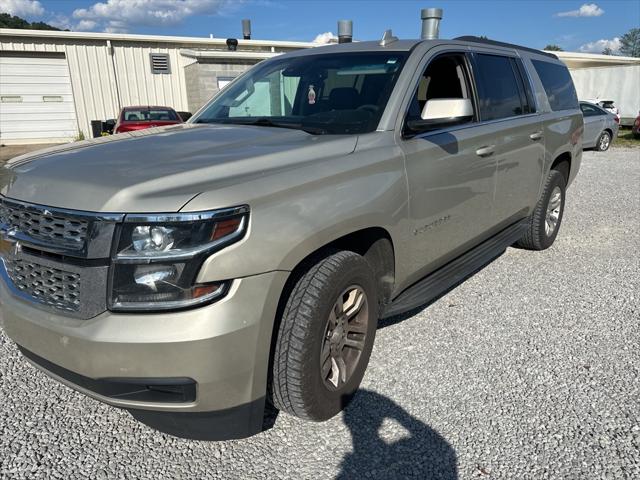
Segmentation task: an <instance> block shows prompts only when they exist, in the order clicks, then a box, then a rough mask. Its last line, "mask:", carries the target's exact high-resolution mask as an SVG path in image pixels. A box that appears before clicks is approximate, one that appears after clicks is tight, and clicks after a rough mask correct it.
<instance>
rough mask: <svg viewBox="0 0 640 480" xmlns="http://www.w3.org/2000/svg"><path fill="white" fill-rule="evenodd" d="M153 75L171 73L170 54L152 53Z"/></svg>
mask: <svg viewBox="0 0 640 480" xmlns="http://www.w3.org/2000/svg"><path fill="white" fill-rule="evenodd" d="M149 57H150V58H151V73H171V64H170V63H169V54H168V53H150V54H149Z"/></svg>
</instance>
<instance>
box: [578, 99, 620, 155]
mask: <svg viewBox="0 0 640 480" xmlns="http://www.w3.org/2000/svg"><path fill="white" fill-rule="evenodd" d="M580 110H582V116H583V117H584V137H583V140H582V147H583V148H595V149H596V150H598V151H599V152H604V151H605V150H608V149H609V146H610V145H611V141H612V140H613V139H614V138H615V137H616V136H617V135H618V127H619V125H618V121H617V117H616V116H615V115H614V114H613V113H610V112H607V111H606V110H605V109H603V108H601V107H599V106H598V105H595V104H593V103H589V102H580Z"/></svg>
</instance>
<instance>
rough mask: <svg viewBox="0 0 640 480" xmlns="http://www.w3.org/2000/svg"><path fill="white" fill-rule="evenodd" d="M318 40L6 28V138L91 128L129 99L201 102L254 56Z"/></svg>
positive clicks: (1, 123)
mask: <svg viewBox="0 0 640 480" xmlns="http://www.w3.org/2000/svg"><path fill="white" fill-rule="evenodd" d="M312 46H314V44H313V43H305V42H282V41H262V40H251V39H249V40H244V39H240V40H238V44H237V50H235V51H232V50H230V49H229V47H228V46H227V43H226V39H220V38H195V37H167V36H156V35H124V34H110V33H83V32H59V31H45V30H16V29H0V143H2V144H19V143H49V142H52V143H53V142H65V141H69V140H72V139H74V138H76V137H78V136H79V135H80V133H82V134H83V135H84V136H85V137H89V136H91V120H106V119H109V118H115V117H116V115H117V113H118V111H119V110H120V108H121V107H123V106H127V105H165V106H170V107H173V108H174V109H175V110H177V111H190V112H193V111H195V110H197V109H198V108H199V107H200V106H202V104H204V102H205V101H206V100H207V99H208V98H209V97H210V96H211V95H213V94H214V93H216V92H217V91H218V89H219V88H221V87H222V86H224V85H225V84H226V83H228V82H229V81H230V80H232V79H233V78H234V77H236V76H237V75H239V74H240V73H242V72H243V71H245V70H246V69H247V68H249V67H250V66H252V65H253V64H255V63H257V62H259V61H260V60H263V59H265V58H270V57H273V56H275V55H278V54H280V53H284V52H287V51H291V50H295V49H299V48H308V47H312Z"/></svg>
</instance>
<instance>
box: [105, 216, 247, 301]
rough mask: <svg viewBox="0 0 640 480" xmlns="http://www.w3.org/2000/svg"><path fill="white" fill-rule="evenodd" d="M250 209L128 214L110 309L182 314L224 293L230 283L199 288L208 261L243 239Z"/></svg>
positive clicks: (112, 279)
mask: <svg viewBox="0 0 640 480" xmlns="http://www.w3.org/2000/svg"><path fill="white" fill-rule="evenodd" d="M248 212H249V208H248V207H247V206H241V207H236V208H230V209H224V210H214V211H211V212H197V213H184V214H180V213H177V214H168V215H138V214H133V215H127V216H126V217H125V220H124V224H123V226H122V229H121V231H120V235H119V240H118V247H117V250H116V253H115V255H114V257H113V263H112V266H111V276H110V292H111V293H110V300H109V308H110V309H111V310H114V311H122V310H144V311H152V310H176V309H181V308H187V307H191V306H195V305H201V304H204V303H207V302H211V301H213V300H215V299H216V298H219V297H221V296H222V295H224V294H225V293H226V291H227V288H228V282H216V283H206V284H197V283H196V277H197V275H198V272H199V271H200V267H201V266H202V263H203V262H204V260H205V259H206V258H207V257H208V256H210V255H211V254H212V253H213V252H215V251H218V250H220V249H221V248H224V247H226V246H227V245H229V244H231V243H234V242H236V241H238V240H240V239H241V238H242V237H243V236H244V234H245V232H246V229H247V222H248Z"/></svg>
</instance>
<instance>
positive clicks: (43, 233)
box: [0, 201, 89, 250]
mask: <svg viewBox="0 0 640 480" xmlns="http://www.w3.org/2000/svg"><path fill="white" fill-rule="evenodd" d="M0 223H2V224H4V227H5V228H6V229H7V230H17V231H19V232H21V233H22V234H24V235H28V236H29V237H31V238H33V239H35V240H38V241H41V242H47V243H52V244H54V245H61V246H64V247H66V248H72V249H78V250H80V249H82V248H83V247H84V243H85V240H86V238H87V231H88V228H89V222H88V221H87V220H85V219H83V218H79V217H73V216H68V215H64V214H61V213H58V212H55V213H54V212H51V211H49V210H48V209H46V208H44V207H42V208H35V207H33V206H26V205H22V204H19V203H13V202H6V201H4V202H0Z"/></svg>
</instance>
